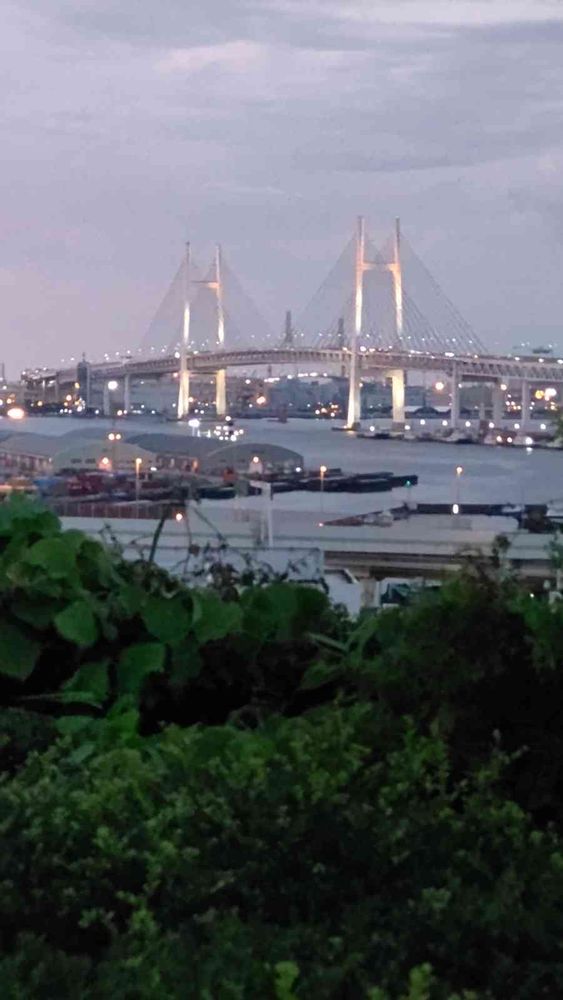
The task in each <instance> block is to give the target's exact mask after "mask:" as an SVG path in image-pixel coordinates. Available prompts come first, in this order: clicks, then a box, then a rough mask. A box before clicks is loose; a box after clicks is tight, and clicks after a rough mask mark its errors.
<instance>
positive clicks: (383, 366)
mask: <svg viewBox="0 0 563 1000" xmlns="http://www.w3.org/2000/svg"><path fill="white" fill-rule="evenodd" d="M349 361H350V351H349V350H348V349H347V348H343V349H330V348H324V349H323V348H318V349H317V348H306V347H299V348H289V347H288V348H273V349H264V350H230V351H213V352H193V353H191V354H189V355H188V358H187V362H188V370H189V371H190V372H191V373H192V374H210V373H214V372H217V371H218V370H220V369H229V368H247V369H249V368H250V369H254V368H259V367H262V366H265V367H273V366H277V365H298V366H303V365H313V366H314V367H315V368H316V369H320V370H321V372H324V371H327V370H328V369H330V368H334V367H335V366H336V367H337V368H338V370H339V372H345V371H346V370H347V369H348V367H349ZM358 362H359V367H360V373H361V375H362V376H369V375H370V374H374V373H375V372H376V371H377V372H381V370H388V369H389V370H390V369H402V370H403V371H438V372H443V373H444V374H445V375H452V374H453V373H454V372H455V373H456V374H457V376H458V378H460V379H465V380H467V381H470V380H474V381H491V382H494V381H498V380H499V379H503V378H519V379H523V380H528V381H530V382H536V381H541V382H543V383H544V384H545V382H563V358H557V359H544V360H543V361H540V360H539V359H537V358H512V357H502V356H496V355H480V356H479V355H475V356H473V357H469V356H467V355H460V356H454V355H452V354H450V353H448V354H435V353H421V352H415V351H401V350H396V349H389V350H383V349H380V348H371V349H369V350H365V351H362V350H361V351H360V352H359V353H358ZM179 364H180V362H179V356H178V353H175V354H168V355H165V356H160V357H157V358H146V359H142V360H141V359H139V360H136V359H123V360H122V361H119V362H113V361H109V362H101V363H93V364H91V365H90V373H91V376H92V377H93V378H94V379H122V378H124V377H125V376H131V377H133V378H150V377H151V376H158V375H170V374H173V373H174V372H177V371H178V369H179ZM331 374H334V371H332V372H331ZM22 379H23V381H24V382H25V383H26V384H28V385H30V386H32V385H37V384H39V383H42V382H43V381H45V380H50V379H56V381H57V383H58V385H59V386H61V387H62V386H64V385H70V384H73V383H74V381H75V380H76V366H75V367H73V368H61V369H55V368H50V369H34V370H33V371H26V372H24V373H23V375H22Z"/></svg>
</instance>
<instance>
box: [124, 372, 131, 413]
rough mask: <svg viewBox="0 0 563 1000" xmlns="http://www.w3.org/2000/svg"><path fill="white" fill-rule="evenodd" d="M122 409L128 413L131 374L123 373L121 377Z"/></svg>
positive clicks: (129, 407)
mask: <svg viewBox="0 0 563 1000" xmlns="http://www.w3.org/2000/svg"><path fill="white" fill-rule="evenodd" d="M123 409H124V410H125V412H126V413H129V411H130V409H131V376H130V375H125V377H124V379H123Z"/></svg>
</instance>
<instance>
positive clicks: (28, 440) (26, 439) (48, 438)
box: [0, 431, 61, 458]
mask: <svg viewBox="0 0 563 1000" xmlns="http://www.w3.org/2000/svg"><path fill="white" fill-rule="evenodd" d="M60 450H61V442H60V438H58V437H53V436H52V435H49V434H34V433H31V432H28V433H26V432H24V431H23V432H21V433H19V434H10V435H9V436H8V437H6V438H4V440H3V441H0V451H3V452H4V453H6V454H9V455H37V456H38V457H41V458H52V456H53V455H54V454H56V452H57V451H60Z"/></svg>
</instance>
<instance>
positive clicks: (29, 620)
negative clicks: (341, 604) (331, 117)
mask: <svg viewBox="0 0 563 1000" xmlns="http://www.w3.org/2000/svg"><path fill="white" fill-rule="evenodd" d="M229 593H230V599H225V598H222V597H220V596H219V595H218V594H217V593H215V592H213V591H206V590H197V591H196V590H193V591H188V590H187V589H186V588H185V587H184V586H183V585H182V584H181V583H180V582H179V581H175V580H173V579H171V578H170V577H169V576H168V575H167V574H166V573H164V572H162V571H161V570H159V569H158V568H157V567H155V566H154V565H152V564H150V563H142V562H138V563H135V564H131V563H127V562H125V561H123V560H122V559H121V557H120V555H119V553H116V552H115V551H112V550H110V549H107V548H105V547H104V546H103V545H101V544H100V543H98V542H95V541H93V540H92V539H89V538H87V537H86V536H85V535H84V534H82V533H81V532H78V531H67V532H62V531H61V529H60V525H59V523H58V522H57V520H56V518H53V517H52V515H51V514H49V513H48V512H46V511H43V510H42V509H41V508H40V507H38V506H37V505H36V504H35V503H33V502H31V501H28V500H25V499H21V498H16V499H15V500H14V501H11V502H9V503H6V504H3V505H2V507H1V509H0V705H1V704H4V705H19V704H23V703H26V702H27V701H28V700H29V699H30V698H32V699H34V705H35V707H36V708H40V709H41V710H42V711H44V712H50V713H51V714H53V715H56V716H59V717H61V718H62V723H61V726H60V729H61V731H68V730H69V728H74V729H77V728H78V726H77V724H74V726H73V727H69V725H68V722H67V721H66V717H67V716H68V715H69V714H71V715H76V714H80V713H82V714H83V715H85V716H88V717H90V719H91V720H95V718H96V717H97V716H99V715H105V714H107V713H108V712H110V711H111V710H112V709H113V708H114V707H117V709H118V711H117V714H114V716H113V717H114V718H119V717H121V718H123V719H125V718H129V716H128V715H127V711H128V709H129V708H130V707H134V708H135V710H136V711H137V712H138V713H139V720H140V725H141V729H142V731H143V732H148V731H151V730H154V729H156V728H158V727H159V726H160V725H161V724H163V723H165V722H167V721H175V722H179V723H181V724H191V723H193V722H198V721H202V722H222V721H224V720H226V719H227V718H228V717H229V715H231V714H232V713H233V712H237V711H238V712H240V711H246V710H247V709H248V710H249V711H250V712H254V713H263V712H266V713H267V712H271V711H276V710H280V711H284V710H287V709H288V708H289V706H290V703H291V700H292V697H293V695H294V694H295V692H296V691H297V690H298V688H299V683H300V681H301V679H302V676H303V674H304V672H305V670H306V669H307V668H308V666H309V663H310V661H312V660H314V659H315V658H316V656H317V647H316V645H315V643H314V642H312V641H310V640H307V639H306V637H305V633H306V632H307V631H308V630H310V629H311V628H312V627H313V626H317V625H318V623H319V622H321V623H323V624H324V625H325V627H326V628H327V629H328V631H329V632H330V631H331V630H332V631H337V630H338V628H339V627H340V622H339V618H338V616H337V615H336V614H335V612H334V611H332V609H331V608H330V606H329V604H328V602H327V599H326V597H325V596H324V594H322V593H320V592H318V591H316V590H312V589H311V590H307V589H305V588H299V587H296V586H292V585H289V584H276V583H274V584H270V585H269V586H264V587H258V588H254V589H252V588H250V589H247V590H243V591H242V593H240V594H239V593H238V591H237V590H236V588H233V587H232V586H231V588H230V591H229ZM219 644H221V646H219ZM101 663H103V664H105V666H103V667H101V666H100V664H101ZM91 664H97V665H98V666H97V669H96V670H92V669H91V668H90V665H91ZM94 710H95V711H94ZM94 724H95V722H94V721H91V722H90V728H91V727H92V726H93V725H94ZM82 728H84V727H82Z"/></svg>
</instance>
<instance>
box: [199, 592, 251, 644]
mask: <svg viewBox="0 0 563 1000" xmlns="http://www.w3.org/2000/svg"><path fill="white" fill-rule="evenodd" d="M193 600H194V633H195V635H196V638H197V639H198V641H199V642H200V643H201V645H203V644H204V643H205V642H211V641H212V640H217V639H224V638H225V636H227V635H232V634H233V632H240V629H241V624H242V613H241V609H240V605H239V604H235V603H234V602H227V601H222V600H221V598H220V597H218V595H217V594H214V593H213V591H211V590H208V591H199V592H198V593H197V594H194V595H193Z"/></svg>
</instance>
